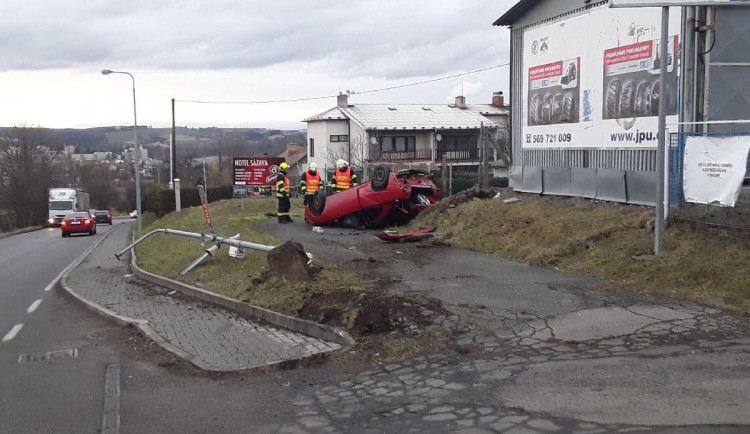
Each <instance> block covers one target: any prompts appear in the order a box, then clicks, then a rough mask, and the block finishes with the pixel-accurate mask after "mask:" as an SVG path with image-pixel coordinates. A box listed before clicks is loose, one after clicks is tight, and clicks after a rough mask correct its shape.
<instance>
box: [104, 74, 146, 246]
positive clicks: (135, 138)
mask: <svg viewBox="0 0 750 434" xmlns="http://www.w3.org/2000/svg"><path fill="white" fill-rule="evenodd" d="M109 74H126V75H129V76H130V79H131V80H133V146H134V150H133V152H134V155H133V160H135V162H134V166H135V210H136V212H137V213H138V215H137V216H136V219H137V220H138V232H141V167H140V166H141V149H140V146H139V145H138V116H137V114H136V109H135V78H134V77H133V74H131V73H129V72H125V71H111V70H109V69H102V75H109Z"/></svg>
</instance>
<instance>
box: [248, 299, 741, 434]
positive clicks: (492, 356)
mask: <svg viewBox="0 0 750 434" xmlns="http://www.w3.org/2000/svg"><path fill="white" fill-rule="evenodd" d="M648 310H650V309H649V308H644V307H634V308H632V311H634V312H642V311H648ZM659 312H660V316H661V318H657V317H651V318H650V320H649V321H648V324H646V325H644V326H643V327H640V328H638V329H637V330H634V331H633V333H630V334H627V335H622V336H617V337H607V338H598V339H587V340H581V341H562V340H559V339H557V338H555V337H554V336H553V333H551V332H552V331H553V329H552V328H551V327H550V325H549V321H546V320H542V319H538V320H533V321H528V322H524V321H521V322H519V321H518V320H517V319H516V318H514V317H512V315H506V316H505V317H504V318H503V317H500V318H497V320H498V323H497V324H496V326H497V328H496V330H494V331H493V330H488V329H487V327H486V326H487V324H486V323H485V322H483V324H482V325H481V326H479V324H472V322H471V321H470V320H469V321H467V318H466V317H464V316H463V315H455V316H451V317H446V318H442V319H441V320H440V321H439V322H437V323H436V324H434V325H433V327H448V328H451V329H454V330H458V331H459V332H460V338H459V344H460V345H463V346H465V347H466V348H471V353H472V354H470V355H461V354H457V353H449V354H433V355H428V356H424V357H419V358H417V359H415V360H411V361H409V362H406V363H403V364H398V365H388V366H382V367H380V368H378V369H376V370H372V371H369V372H364V373H361V374H357V375H353V376H351V378H349V379H347V380H345V381H343V382H340V383H338V384H336V385H329V386H326V387H322V388H319V389H317V390H315V392H314V393H312V394H300V395H299V396H298V397H297V398H296V399H295V400H294V401H293V404H294V405H295V406H296V407H297V417H296V418H295V419H294V420H290V421H288V422H286V423H282V424H278V425H274V426H268V427H264V429H263V430H261V431H259V432H268V433H346V432H353V431H355V430H356V431H357V432H361V433H379V432H410V433H437V432H457V433H465V434H470V433H472V434H473V433H493V432H502V433H527V432H540V433H553V432H571V433H603V432H634V431H651V432H669V430H670V428H669V426H670V425H674V426H682V428H680V430H679V432H686V431H687V432H690V430H691V429H692V430H693V431H692V432H705V430H708V429H710V430H712V431H713V430H716V429H718V428H719V427H718V426H717V425H722V424H724V425H727V426H726V427H725V428H726V431H722V432H747V431H746V430H747V429H748V425H750V403H748V400H747V396H748V395H747V393H748V391H750V378H748V375H747V367H748V366H749V365H750V330H748V328H747V326H746V325H744V324H742V323H740V324H738V323H737V322H736V321H735V319H734V318H732V317H728V316H725V315H722V314H721V313H719V312H717V311H715V310H712V309H708V308H702V307H697V306H694V307H683V306H669V307H666V308H663V309H660V310H659ZM654 313H656V312H654ZM665 314H666V315H665ZM724 359H730V360H731V361H730V362H728V363H725V362H726V360H724ZM680 360H682V361H683V362H684V361H685V360H687V365H689V366H684V363H683V364H682V365H680ZM662 362H664V363H665V366H661V367H659V366H654V365H658V364H659V363H662ZM576 363H577V364H580V367H579V369H578V371H577V372H575V373H574V374H570V373H569V372H568V373H567V374H564V375H573V376H575V377H576V378H577V380H578V381H583V382H584V384H580V383H578V382H576V381H573V382H569V381H568V380H569V379H566V378H563V377H564V375H560V373H559V372H553V378H551V379H550V378H547V381H537V382H535V381H534V380H535V379H537V378H544V377H548V376H549V372H547V373H545V372H542V371H541V370H540V368H541V369H545V368H547V369H549V368H550V367H556V366H559V367H561V369H562V370H565V371H570V370H571V364H576ZM602 364H604V365H609V366H604V367H605V368H608V369H602V366H601V365H602ZM597 365H599V366H597ZM637 366H642V367H643V369H645V370H646V371H649V370H651V371H654V373H655V375H649V374H648V373H646V374H643V373H637V372H634V371H636V370H638V369H639V368H637ZM722 366H723V367H724V369H725V370H724V371H722V372H713V373H712V371H715V370H716V371H718V370H721V369H722ZM677 368H680V371H679V372H677V371H675V369H677ZM698 368H701V369H699V370H698V371H696V369H698ZM727 368H728V369H727ZM618 369H620V370H624V373H623V372H621V373H620V374H619V375H625V376H626V377H627V378H625V379H624V381H623V384H621V385H618V384H617V382H618V379H617V375H618V374H617V371H618ZM691 371H692V373H691ZM602 372H604V373H605V374H604V375H603V376H602V378H601V379H600V380H601V381H600V382H597V384H585V383H586V382H588V383H591V382H596V380H597V376H600V374H601V373H602ZM695 375H697V376H700V378H693V376H695ZM681 376H684V377H689V378H686V379H685V381H680V380H679V378H677V377H681ZM529 377H530V378H529ZM582 379H583V380H582ZM621 380H622V379H621ZM644 381H656V382H658V383H661V384H655V385H654V386H657V387H656V388H657V389H658V388H663V389H664V390H663V391H661V392H660V391H659V390H651V389H650V387H649V385H648V384H643V382H644ZM716 382H718V383H721V382H733V383H735V384H734V387H719V388H717V389H714V388H713V385H715V383H716ZM565 384H569V385H570V389H571V390H568V391H560V390H555V389H556V388H558V389H559V388H560V387H561V385H565ZM592 389H593V390H594V391H596V390H597V389H599V390H598V392H597V393H596V394H595V395H596V396H594V397H593V399H594V401H597V400H598V401H599V402H587V401H586V400H587V399H588V400H591V399H592V398H591V397H586V396H584V395H586V394H587V393H591V390H592ZM606 391H609V393H612V395H613V396H611V397H608V396H607V395H608V393H607V392H606ZM618 394H622V395H619V396H615V395H618ZM716 394H722V395H723V396H721V397H717V396H715V395H716ZM675 395H677V396H675ZM565 400H568V401H569V402H568V403H567V404H564V405H562V407H563V408H564V409H565V411H564V413H566V415H559V414H558V415H555V414H554V413H555V412H557V413H560V411H559V407H560V401H565ZM639 401H640V402H642V405H640V404H638V402H639ZM659 401H667V402H666V403H664V402H659ZM578 407H580V408H578ZM634 407H636V408H637V409H638V411H637V412H634ZM670 412H672V413H674V412H678V413H679V414H677V415H669V414H665V413H670ZM634 415H635V416H634ZM618 419H621V420H618ZM685 425H692V427H689V428H688V427H685ZM743 425H744V426H743ZM675 432H678V431H675Z"/></svg>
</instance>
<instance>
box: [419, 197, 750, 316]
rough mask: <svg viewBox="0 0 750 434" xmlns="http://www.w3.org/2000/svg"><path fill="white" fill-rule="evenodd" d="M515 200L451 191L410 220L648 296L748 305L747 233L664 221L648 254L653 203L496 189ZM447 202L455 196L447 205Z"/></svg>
mask: <svg viewBox="0 0 750 434" xmlns="http://www.w3.org/2000/svg"><path fill="white" fill-rule="evenodd" d="M501 195H502V197H503V198H506V197H517V198H520V199H521V201H520V202H514V203H505V202H503V200H500V199H471V194H470V193H467V194H465V195H464V196H469V198H467V197H455V198H450V199H447V200H445V201H443V202H442V203H441V204H440V205H439V206H438V207H436V208H434V209H431V210H429V212H426V213H424V214H423V215H421V216H420V217H419V218H418V219H416V220H415V221H413V222H412V224H411V226H413V227H417V226H435V227H437V228H438V230H437V232H436V236H437V238H438V239H440V240H441V241H445V242H449V243H452V244H454V245H456V246H460V247H464V248H468V249H472V250H477V251H481V252H486V253H495V254H498V255H501V256H503V257H506V258H509V259H515V260H519V261H523V262H529V263H533V264H541V265H546V266H550V267H555V268H558V269H561V270H568V271H574V272H580V273H586V274H590V275H593V276H598V277H602V278H605V279H608V280H609V282H611V284H612V285H613V286H618V287H629V288H632V289H634V290H638V291H641V292H645V293H649V294H652V295H655V296H667V297H671V298H678V299H684V300H695V301H711V302H713V301H716V299H719V300H721V301H722V302H726V303H729V304H730V305H732V306H734V307H735V308H737V309H739V310H741V311H743V312H748V310H750V268H749V267H748V266H747V264H748V261H749V260H750V249H748V247H750V239H749V238H748V235H747V234H745V233H742V232H737V231H735V232H732V231H729V230H724V229H715V228H708V227H702V226H693V225H691V224H689V223H685V222H670V224H669V225H668V227H667V228H666V230H665V233H664V250H663V253H662V254H661V255H659V256H654V255H653V249H654V234H653V231H652V229H651V228H652V226H653V225H652V222H653V218H654V211H653V208H650V207H642V206H635V205H622V204H615V203H610V202H595V201H590V200H585V199H577V198H563V197H549V196H543V197H542V196H538V195H531V194H513V193H512V192H509V191H504V192H502V193H501ZM452 202H455V203H456V204H455V205H454V206H452Z"/></svg>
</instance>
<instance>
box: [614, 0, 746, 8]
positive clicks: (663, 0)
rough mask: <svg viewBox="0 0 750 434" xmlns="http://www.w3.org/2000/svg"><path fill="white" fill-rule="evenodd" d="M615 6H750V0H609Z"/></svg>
mask: <svg viewBox="0 0 750 434" xmlns="http://www.w3.org/2000/svg"><path fill="white" fill-rule="evenodd" d="M609 6H610V7H613V8H636V7H656V6H661V7H664V6H667V7H668V6H750V0H646V1H644V0H609Z"/></svg>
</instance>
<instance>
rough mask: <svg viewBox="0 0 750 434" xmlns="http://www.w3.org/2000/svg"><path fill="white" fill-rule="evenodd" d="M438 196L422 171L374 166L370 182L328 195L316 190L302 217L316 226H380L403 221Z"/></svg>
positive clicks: (430, 203) (434, 201) (402, 222)
mask: <svg viewBox="0 0 750 434" xmlns="http://www.w3.org/2000/svg"><path fill="white" fill-rule="evenodd" d="M438 199H440V190H439V189H438V188H437V186H436V185H435V183H434V182H433V181H432V179H431V178H430V177H429V176H428V175H427V174H426V173H424V172H422V171H419V170H414V169H406V170H401V171H399V172H397V173H393V172H391V170H390V169H389V168H387V167H385V166H378V167H376V168H375V170H374V171H373V175H372V179H371V180H370V181H365V182H363V183H362V184H359V185H357V186H355V187H352V188H350V189H348V190H344V191H341V192H339V193H335V194H332V195H326V194H325V192H323V191H322V190H318V191H317V192H316V193H315V196H313V200H312V201H310V203H309V204H308V205H307V206H305V220H306V221H307V222H309V223H312V224H314V225H317V226H334V225H338V226H347V227H355V228H360V227H364V228H382V227H385V226H393V225H401V224H405V223H407V222H408V221H409V220H411V219H412V218H414V217H415V216H416V215H417V214H419V212H420V211H421V210H423V209H425V208H426V207H428V206H430V205H432V204H434V203H436V202H437V201H438Z"/></svg>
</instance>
